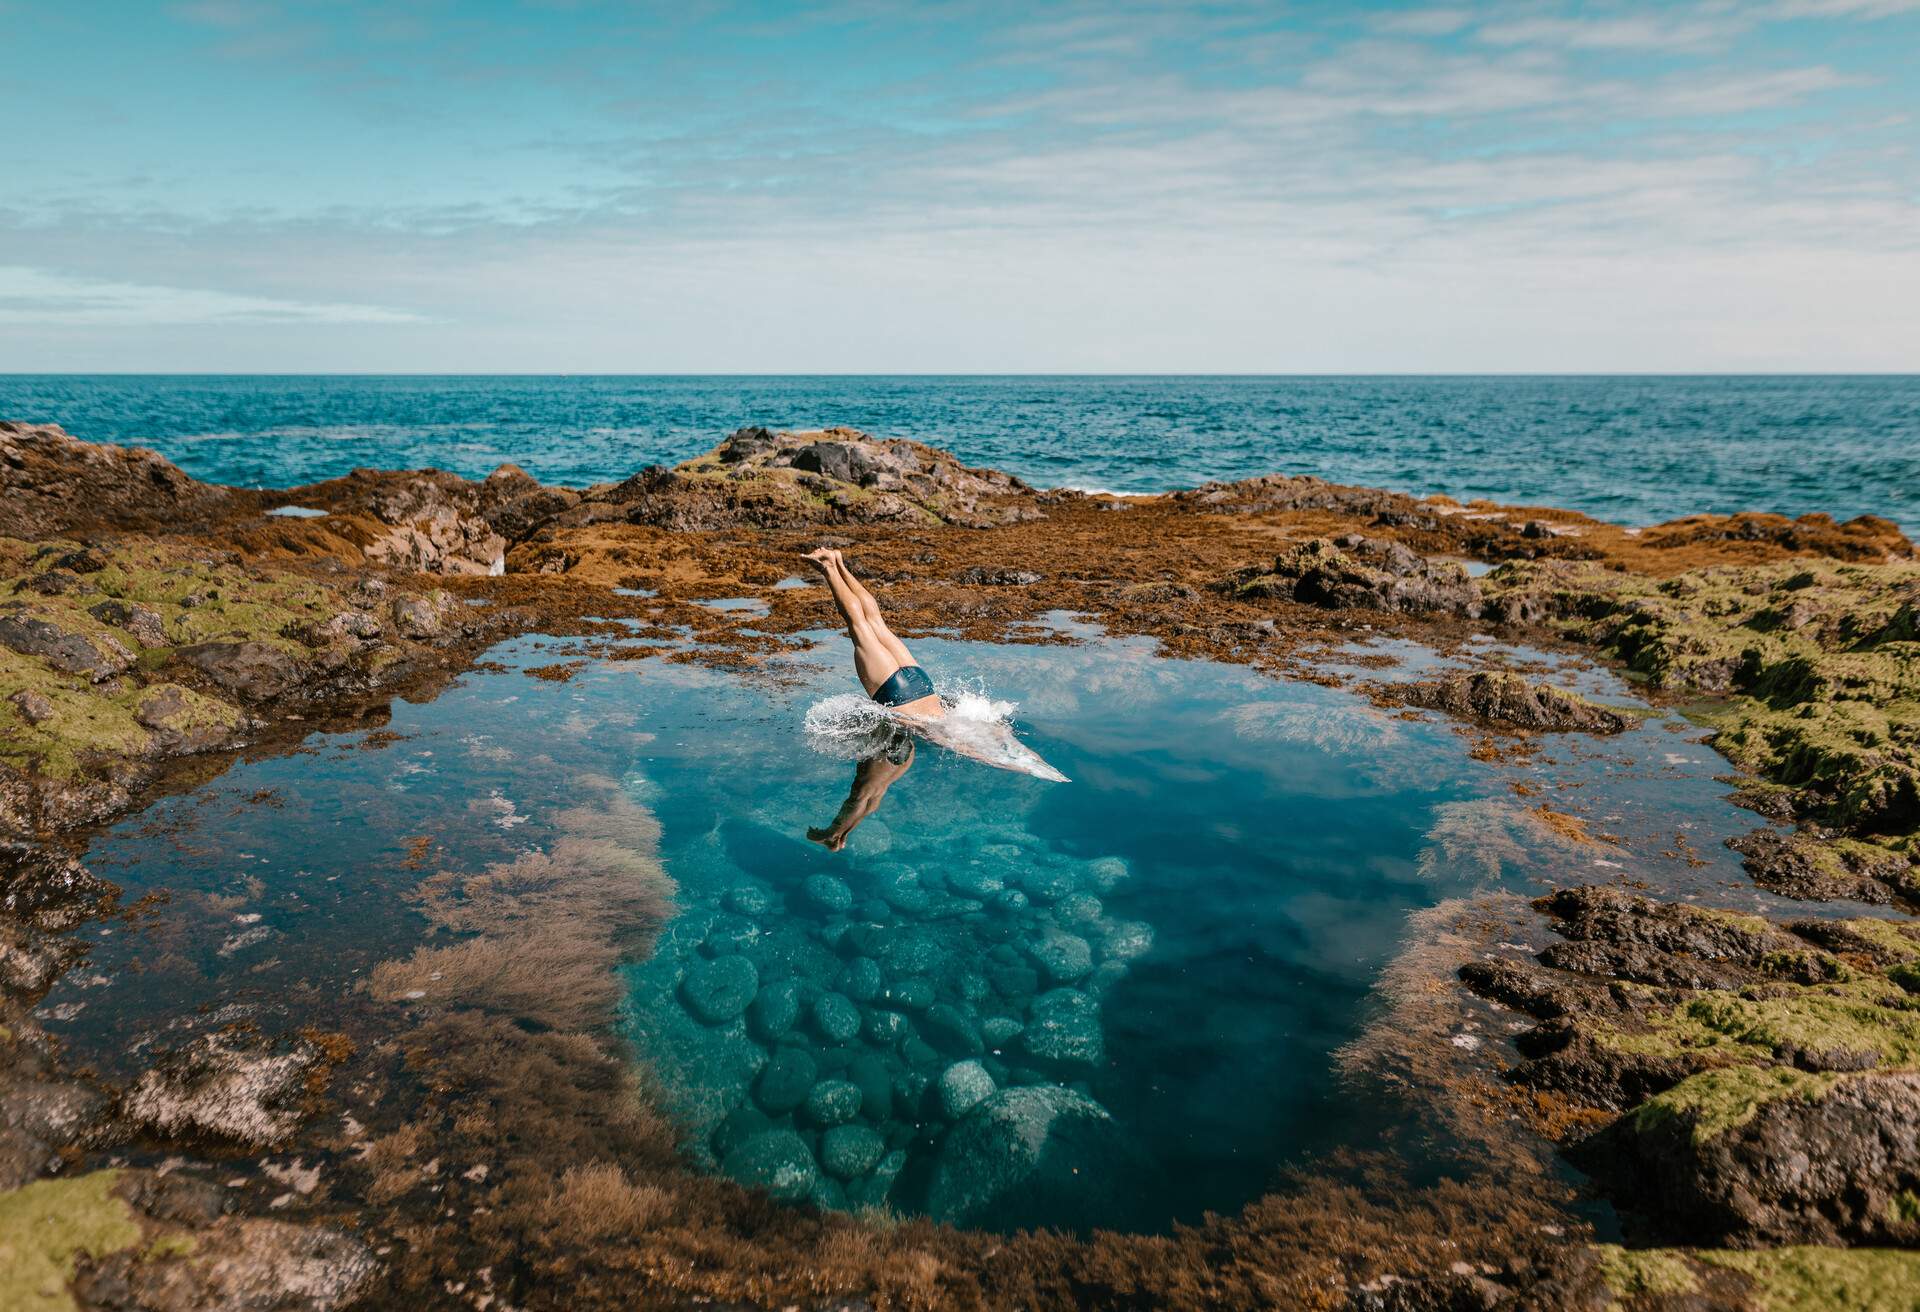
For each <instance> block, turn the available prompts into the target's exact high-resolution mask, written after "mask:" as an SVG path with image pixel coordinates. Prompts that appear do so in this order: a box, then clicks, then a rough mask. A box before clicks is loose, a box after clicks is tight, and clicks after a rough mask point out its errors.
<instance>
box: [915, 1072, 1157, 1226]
mask: <svg viewBox="0 0 1920 1312" xmlns="http://www.w3.org/2000/svg"><path fill="white" fill-rule="evenodd" d="M1128 1161H1129V1153H1128V1149H1127V1144H1126V1139H1125V1135H1124V1134H1123V1133H1122V1132H1121V1130H1120V1127H1119V1126H1118V1125H1117V1124H1116V1123H1115V1122H1114V1119H1113V1117H1112V1116H1110V1115H1108V1114H1107V1111H1106V1109H1105V1108H1104V1107H1102V1106H1100V1104H1098V1103H1096V1102H1094V1101H1093V1100H1092V1099H1091V1098H1088V1097H1086V1096H1085V1095H1084V1094H1080V1093H1076V1092H1074V1091H1073V1090H1071V1089H1066V1088H1062V1087H1060V1086H1058V1085H1035V1086H1033V1087H1030V1088H1019V1089H1005V1090H1002V1091H1001V1092H999V1093H996V1094H994V1095H993V1096H992V1097H990V1098H988V1099H986V1100H985V1101H984V1102H982V1103H980V1104H979V1105H978V1106H977V1107H975V1108H974V1109H973V1111H972V1112H971V1113H969V1114H968V1116H967V1117H966V1119H965V1120H963V1121H961V1122H960V1123H959V1124H958V1125H956V1126H954V1127H953V1129H952V1130H950V1131H949V1132H948V1133H947V1137H946V1139H945V1141H944V1142H943V1143H942V1145H941V1148H940V1155H939V1157H938V1158H937V1159H935V1161H934V1166H933V1174H932V1177H931V1180H930V1181H929V1184H928V1190H927V1210H928V1211H929V1212H930V1213H931V1214H932V1215H933V1216H934V1217H935V1218H936V1219H938V1220H942V1221H950V1222H952V1223H953V1224H955V1225H964V1226H984V1227H990V1228H995V1229H1012V1228H1014V1227H1018V1226H1034V1225H1053V1226H1065V1227H1077V1226H1085V1225H1088V1224H1093V1223H1097V1222H1101V1221H1105V1220H1109V1219H1111V1218H1112V1217H1113V1214H1114V1206H1115V1204H1116V1202H1117V1201H1118V1200H1117V1199H1116V1198H1115V1196H1114V1194H1113V1192H1112V1190H1113V1187H1114V1185H1115V1183H1116V1181H1117V1179H1118V1178H1119V1177H1121V1176H1122V1175H1123V1169H1122V1168H1123V1166H1124V1164H1125V1163H1127V1162H1128Z"/></svg>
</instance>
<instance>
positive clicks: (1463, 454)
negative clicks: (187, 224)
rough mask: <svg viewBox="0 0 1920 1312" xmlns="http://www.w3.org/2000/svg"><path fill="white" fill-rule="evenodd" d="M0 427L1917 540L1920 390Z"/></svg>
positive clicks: (1123, 393)
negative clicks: (729, 436)
mask: <svg viewBox="0 0 1920 1312" xmlns="http://www.w3.org/2000/svg"><path fill="white" fill-rule="evenodd" d="M0 417H4V418H10V419H32V420H40V421H47V422H56V423H60V424H63V425H64V426H65V427H66V428H67V429H68V430H69V431H71V432H73V433H75V434H78V435H80V436H83V437H89V438H95V439H100V440H106V441H114V442H138V443H142V444H145V445H149V446H152V447H155V448H157V449H159V450H160V451H162V452H164V453H165V454H167V455H168V456H170V457H172V458H173V459H174V460H176V461H178V462H179V463H180V464H181V465H182V466H183V467H185V468H186V469H187V470H188V471H189V472H191V473H193V474H195V475H198V476H199V477H201V478H206V479H211V480H215V481H219V482H226V483H237V484H243V485H258V486H268V487H285V486H291V485H293V484H297V483H304V482H312V481H316V480H319V479H323V478H330V477H333V476H335V475H338V474H342V473H345V472H346V471H347V470H349V469H351V468H353V467H355V466H377V467H387V468H392V467H410V466H421V465H434V466H438V467H441V468H445V469H452V470H455V471H457V472H459V473H462V474H466V475H469V476H474V475H480V474H485V473H486V472H488V471H489V470H491V469H492V468H494V467H495V466H496V465H498V464H500V463H501V462H503V461H508V460H511V461H514V462H516V463H518V464H520V465H522V466H524V467H525V468H526V469H528V470H529V471H530V472H532V473H533V474H534V475H535V476H537V477H539V478H540V479H542V480H544V481H548V482H558V483H565V484H572V485H584V484H588V483H594V482H601V481H606V480H613V479H620V478H624V477H626V476H627V475H628V474H631V473H633V472H634V471H635V470H636V469H638V468H640V467H641V466H643V465H646V464H649V463H672V462H675V461H678V460H682V459H685V458H686V457H688V456H691V455H694V454H697V453H698V452H700V451H703V450H705V449H707V448H708V447H710V446H712V445H713V444H714V443H715V442H716V441H718V440H719V439H720V438H721V437H722V436H724V435H725V434H726V433H728V432H731V431H732V430H733V429H735V428H737V427H740V426H741V425H744V424H766V425H769V426H772V427H787V428H796V427H817V426H822V425H827V424H850V425H853V426H854V427H857V428H861V429H865V430H866V431H868V432H871V433H874V434H877V435H880V436H886V437H914V438H919V439H921V440H923V441H927V442H931V443H933V444H935V445H937V446H942V447H946V448H948V449H950V450H952V451H954V452H955V453H956V454H958V455H959V456H961V457H962V458H963V459H965V460H967V461H969V462H970V463H974V464H981V465H990V466H994V467H997V468H1000V469H1005V470H1008V471H1009V472H1012V473H1015V474H1018V475H1020V476H1021V477H1023V478H1026V479H1028V480H1029V481H1031V482H1033V483H1035V484H1038V485H1040V486H1074V487H1086V488H1107V489H1111V490H1114V491H1121V492H1159V491H1165V490H1167V489H1169V488H1174V487H1186V486H1191V485H1193V484H1195V483H1199V482H1204V481H1206V480H1209V479H1234V478H1245V477H1248V476H1251V475H1255V474H1264V473H1273V472H1286V473H1295V474H1317V475H1319V476H1321V477H1323V478H1327V479H1330V480H1333V481H1336V482H1346V483H1359V484H1364V485H1367V486H1374V487H1386V488H1393V489H1396V490H1401V491H1408V492H1414V493H1429V492H1443V493H1447V494H1449V495H1452V496H1455V497H1459V498H1461V499H1463V500H1464V499H1468V498H1473V497H1489V498H1493V499H1496V500H1501V501H1508V502H1519V503H1529V504H1548V505H1555V506H1563V507H1567V508H1570V509H1575V510H1583V511H1586V512H1587V513H1589V514H1592V515H1595V516H1598V517H1600V518H1603V519H1609V520H1614V521H1617V522H1623V523H1636V524H1639V523H1653V522H1658V521H1661V520H1666V519H1671V518H1674V517H1676V516H1678V515H1683V514H1690V513H1693V512H1697V511H1714V512H1722V513H1725V512H1730V511H1735V510H1772V511H1780V512H1783V513H1787V514H1795V515H1797V514H1803V513H1806V512H1808V511H1826V512H1828V513H1830V514H1833V515H1835V516H1837V517H1839V518H1848V517H1851V516H1853V515H1857V514H1863V513H1867V514H1876V515H1883V516H1885V517H1887V518H1889V519H1892V520H1894V521H1896V522H1897V523H1899V524H1900V525H1901V526H1902V527H1903V528H1904V529H1905V530H1906V531H1907V532H1908V534H1909V535H1910V536H1912V535H1920V376H1873V377H1834V376H1817V377H1793V376H1739V377H1565V378H1548V377H1477V378H1476V377H1426V378H1423V377H1352V378H1337V377H1300V378H1287V377H1276V378H1228V377H1140V378H1123V377H947V378H942V377H873V378H859V377H820V378H808V377H757V378H755V377H740V378H724V377H679V378H675V377H444V378H433V377H384V378H383V377H211V376H208V377H200V376H191V377H162V376H122V375H114V376H69V375H44V376H34V375H11V376H9V375H0Z"/></svg>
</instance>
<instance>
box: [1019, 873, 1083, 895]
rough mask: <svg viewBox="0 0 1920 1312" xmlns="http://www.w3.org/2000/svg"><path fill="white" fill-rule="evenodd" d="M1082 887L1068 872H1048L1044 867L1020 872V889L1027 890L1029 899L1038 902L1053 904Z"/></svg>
mask: <svg viewBox="0 0 1920 1312" xmlns="http://www.w3.org/2000/svg"><path fill="white" fill-rule="evenodd" d="M1079 886H1080V881H1079V880H1077V879H1075V878H1074V877H1073V873H1072V872H1071V871H1068V870H1048V869H1046V868H1044V867H1040V868H1032V869H1027V870H1023V871H1021V872H1020V887H1021V888H1023V889H1025V890H1026V894H1027V896H1028V897H1030V898H1032V899H1033V900H1034V901H1036V902H1053V901H1057V900H1058V899H1060V898H1063V897H1065V896H1066V895H1067V894H1069V893H1071V892H1073V891H1074V890H1075V889H1076V888H1078V887H1079Z"/></svg>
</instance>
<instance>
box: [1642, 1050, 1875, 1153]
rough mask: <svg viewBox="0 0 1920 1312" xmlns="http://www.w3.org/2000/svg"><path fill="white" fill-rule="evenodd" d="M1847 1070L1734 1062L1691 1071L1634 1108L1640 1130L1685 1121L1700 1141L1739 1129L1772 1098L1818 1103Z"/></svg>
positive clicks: (1693, 1135) (1694, 1136) (1694, 1137)
mask: <svg viewBox="0 0 1920 1312" xmlns="http://www.w3.org/2000/svg"><path fill="white" fill-rule="evenodd" d="M1844 1078H1846V1077H1845V1076H1842V1075H1831V1074H1813V1073H1810V1072H1807V1071H1800V1070H1793V1069H1791V1068H1789V1067H1784V1066H1731V1067H1725V1068H1722V1069H1719V1070H1710V1071H1702V1072H1701V1073H1700V1074H1698V1075H1694V1076H1690V1077H1688V1078H1687V1079H1684V1080H1682V1081H1681V1082H1680V1083H1678V1084H1676V1085H1674V1086H1673V1087H1672V1088H1671V1089H1668V1090H1667V1091H1666V1092H1665V1093H1662V1094H1658V1095H1656V1096H1654V1097H1652V1098H1649V1099H1647V1101H1645V1102H1643V1103H1641V1104H1640V1106H1639V1107H1637V1108H1635V1109H1634V1110H1633V1112H1632V1113H1630V1116H1631V1120H1632V1123H1633V1125H1634V1127H1635V1128H1636V1129H1638V1130H1643V1131H1644V1130H1653V1129H1657V1128H1658V1127H1660V1126H1662V1125H1665V1124H1668V1123H1670V1122H1672V1121H1675V1120H1684V1121H1685V1122H1686V1123H1687V1126H1688V1129H1689V1132H1690V1134H1691V1136H1692V1139H1693V1141H1694V1142H1695V1143H1702V1144H1703V1143H1708V1142H1711V1141H1712V1140H1714V1139H1717V1138H1719V1137H1720V1136H1721V1135H1723V1134H1726V1133H1727V1132H1728V1131H1730V1130H1737V1129H1739V1128H1740V1127H1741V1126H1742V1125H1745V1124H1746V1123H1747V1122H1748V1121H1751V1120H1752V1119H1753V1118H1754V1116H1755V1115H1757V1114H1758V1113H1759V1111H1760V1109H1761V1108H1762V1107H1764V1106H1766V1105H1767V1104H1768V1103H1772V1102H1778V1101H1779V1100H1780V1099H1782V1098H1799V1099H1801V1100H1802V1101H1804V1102H1818V1101H1819V1100H1820V1099H1821V1098H1824V1097H1825V1096H1826V1095H1827V1094H1828V1092H1830V1091H1831V1090H1832V1089H1833V1087H1834V1085H1836V1084H1838V1083H1839V1082H1840V1081H1841V1080H1842V1079H1844Z"/></svg>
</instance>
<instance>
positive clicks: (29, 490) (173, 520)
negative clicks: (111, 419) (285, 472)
mask: <svg viewBox="0 0 1920 1312" xmlns="http://www.w3.org/2000/svg"><path fill="white" fill-rule="evenodd" d="M247 499H248V494H245V493H236V492H235V491H234V490H233V489H231V488H224V487H216V486H214V485H213V484H211V483H202V482H201V481H200V480H199V479H196V478H193V477H191V476H189V475H188V474H186V473H185V472H184V471H183V470H181V469H180V467H179V466H178V465H175V464H174V463H173V462H172V461H171V460H168V459H167V458H166V457H165V456H162V455H160V454H159V453H158V452H154V451H149V450H146V449H145V448H143V447H122V446H111V445H108V444H106V443H96V442H84V441H81V440H80V439H79V438H77V437H72V436H70V435H69V434H68V433H67V432H66V430H65V429H62V428H61V427H59V426H58V425H57V424H25V423H16V422H11V421H8V420H0V500H4V501H5V503H6V507H7V520H8V526H7V531H8V532H9V533H14V534H18V535H21V536H25V537H44V536H48V535H51V534H54V533H62V532H67V531H69V530H71V529H73V528H76V527H82V526H91V525H97V524H108V525H112V526H114V527H118V528H132V529H155V528H159V529H178V528H180V527H182V526H184V525H187V524H194V523H205V522H206V521H208V520H209V519H212V518H215V517H217V516H220V515H223V514H227V513H231V512H232V511H233V510H234V509H235V508H236V506H237V505H240V504H243V503H244V502H245V501H246V500H247Z"/></svg>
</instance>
